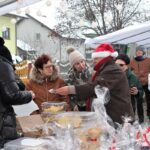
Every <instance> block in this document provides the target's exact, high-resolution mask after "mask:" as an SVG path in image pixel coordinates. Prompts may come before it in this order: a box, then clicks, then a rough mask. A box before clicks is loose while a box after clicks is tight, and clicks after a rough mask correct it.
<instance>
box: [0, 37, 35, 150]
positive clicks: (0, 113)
mask: <svg viewBox="0 0 150 150" xmlns="http://www.w3.org/2000/svg"><path fill="white" fill-rule="evenodd" d="M4 43H5V41H4V39H3V38H1V37H0V148H2V147H3V146H4V144H5V143H6V142H8V141H10V140H14V139H16V138H18V137H19V136H18V134H17V131H16V118H15V112H14V109H13V107H12V105H21V104H26V103H28V102H30V101H31V100H32V99H33V98H34V97H35V94H34V93H33V92H32V91H26V90H24V89H20V87H19V86H18V83H17V82H18V80H17V81H16V75H15V72H14V67H13V64H12V57H11V54H10V52H9V50H8V48H7V47H6V46H4Z"/></svg>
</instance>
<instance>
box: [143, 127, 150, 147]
mask: <svg viewBox="0 0 150 150" xmlns="http://www.w3.org/2000/svg"><path fill="white" fill-rule="evenodd" d="M149 132H150V127H148V128H147V130H146V132H145V133H144V134H143V137H144V140H145V142H146V143H147V144H148V146H149V147H150V141H149V140H148V139H147V134H148V133H149Z"/></svg>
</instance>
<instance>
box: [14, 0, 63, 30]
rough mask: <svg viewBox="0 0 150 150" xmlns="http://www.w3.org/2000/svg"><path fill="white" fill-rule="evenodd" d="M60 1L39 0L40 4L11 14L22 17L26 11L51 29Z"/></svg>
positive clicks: (54, 22)
mask: <svg viewBox="0 0 150 150" xmlns="http://www.w3.org/2000/svg"><path fill="white" fill-rule="evenodd" d="M60 1H61V0H41V1H40V2H38V3H35V4H33V5H30V6H28V7H25V8H21V9H19V10H15V11H13V13H17V14H18V15H24V14H25V12H27V11H28V12H29V14H30V15H32V16H34V17H35V18H37V19H39V20H41V21H42V22H47V24H48V26H49V27H50V28H53V27H54V25H55V24H56V19H55V18H56V16H55V14H56V7H60ZM49 2H50V3H51V4H50V5H48V4H49ZM39 14H40V15H39Z"/></svg>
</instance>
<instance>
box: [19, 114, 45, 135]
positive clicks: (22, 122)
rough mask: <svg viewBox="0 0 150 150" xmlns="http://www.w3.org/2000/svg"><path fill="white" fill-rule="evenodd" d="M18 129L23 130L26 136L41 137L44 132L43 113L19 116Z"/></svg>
mask: <svg viewBox="0 0 150 150" xmlns="http://www.w3.org/2000/svg"><path fill="white" fill-rule="evenodd" d="M17 124H18V125H17V129H18V131H20V130H21V131H22V132H23V135H24V136H26V137H40V136H41V134H42V126H43V125H44V121H43V120H42V118H41V115H39V114H37V115H31V116H25V117H17Z"/></svg>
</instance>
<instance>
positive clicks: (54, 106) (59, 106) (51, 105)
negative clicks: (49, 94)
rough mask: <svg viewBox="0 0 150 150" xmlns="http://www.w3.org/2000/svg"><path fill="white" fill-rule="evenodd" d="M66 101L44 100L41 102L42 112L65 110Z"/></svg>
mask: <svg viewBox="0 0 150 150" xmlns="http://www.w3.org/2000/svg"><path fill="white" fill-rule="evenodd" d="M66 106H67V104H66V102H44V103H42V105H41V107H42V112H44V113H57V112H62V111H66Z"/></svg>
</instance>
